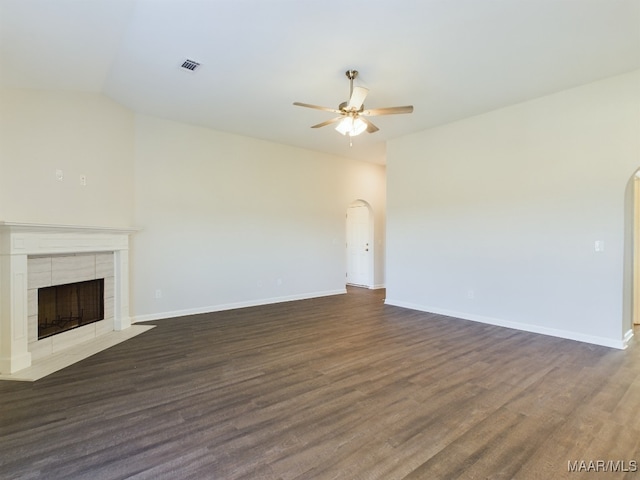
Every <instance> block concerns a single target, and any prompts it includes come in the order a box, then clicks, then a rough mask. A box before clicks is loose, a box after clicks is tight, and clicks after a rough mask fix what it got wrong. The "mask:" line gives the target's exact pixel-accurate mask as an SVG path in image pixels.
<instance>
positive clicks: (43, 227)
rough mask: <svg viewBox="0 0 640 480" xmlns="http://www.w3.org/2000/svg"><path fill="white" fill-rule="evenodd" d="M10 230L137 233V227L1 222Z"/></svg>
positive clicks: (2, 225) (1, 227)
mask: <svg viewBox="0 0 640 480" xmlns="http://www.w3.org/2000/svg"><path fill="white" fill-rule="evenodd" d="M3 228H5V229H10V230H15V231H23V232H88V233H92V232H93V233H126V234H131V233H136V232H139V231H140V229H139V228H135V227H99V226H87V225H56V224H48V223H23V222H5V221H1V220H0V229H3Z"/></svg>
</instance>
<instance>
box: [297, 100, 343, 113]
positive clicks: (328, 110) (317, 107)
mask: <svg viewBox="0 0 640 480" xmlns="http://www.w3.org/2000/svg"><path fill="white" fill-rule="evenodd" d="M293 104H294V105H296V106H298V107H307V108H315V109H316V110H323V111H325V112H333V113H340V110H336V109H335V108H329V107H320V106H318V105H311V104H310V103H301V102H293Z"/></svg>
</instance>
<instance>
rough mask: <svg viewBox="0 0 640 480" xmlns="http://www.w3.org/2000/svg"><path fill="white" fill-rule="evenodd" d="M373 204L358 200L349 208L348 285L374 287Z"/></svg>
mask: <svg viewBox="0 0 640 480" xmlns="http://www.w3.org/2000/svg"><path fill="white" fill-rule="evenodd" d="M373 231H374V230H373V214H372V211H371V206H370V205H369V204H368V203H367V202H365V201H364V200H357V201H355V202H353V203H352V204H351V205H349V208H348V209H347V282H346V283H347V285H356V286H360V287H367V288H373V285H374V281H373V279H374V261H373V260H374V258H375V257H374V241H373V240H374V239H373Z"/></svg>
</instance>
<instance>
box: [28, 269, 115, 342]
mask: <svg viewBox="0 0 640 480" xmlns="http://www.w3.org/2000/svg"><path fill="white" fill-rule="evenodd" d="M103 319H104V278H100V279H97V280H88V281H86V282H74V283H68V284H65V285H54V286H52V287H44V288H39V289H38V340H41V339H43V338H47V337H50V336H51V335H56V334H58V333H62V332H66V331H67V330H72V329H74V328H78V327H81V326H83V325H88V324H90V323H94V322H97V321H100V320H103Z"/></svg>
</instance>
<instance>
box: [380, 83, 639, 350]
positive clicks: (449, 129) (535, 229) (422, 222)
mask: <svg viewBox="0 0 640 480" xmlns="http://www.w3.org/2000/svg"><path fill="white" fill-rule="evenodd" d="M387 152H388V159H387V182H388V183H387V189H388V204H387V209H388V219H387V222H388V223H387V302H388V303H390V304H395V305H403V306H407V307H410V308H415V309H419V310H426V311H431V312H437V313H445V314H451V315H454V316H457V317H462V318H467V319H471V320H478V321H483V322H488V323H494V324H499V325H506V326H512V327H516V328H521V329H524V330H531V331H537V332H541V333H548V334H553V335H558V336H563V337H567V338H574V339H579V340H585V341H590V342H593V343H600V344H604V345H611V346H621V345H622V338H623V335H624V333H625V332H626V331H628V329H629V328H630V319H629V318H626V317H628V315H627V316H625V318H623V267H624V263H625V261H626V262H628V261H629V259H625V256H624V235H625V218H624V215H625V189H626V187H627V183H628V181H629V178H630V177H631V175H632V174H633V173H634V171H635V170H636V168H638V166H640V72H638V71H636V72H633V73H630V74H627V75H622V76H619V77H615V78H610V79H607V80H603V81H600V82H596V83H592V84H589V85H585V86H581V87H578V88H575V89H571V90H567V91H563V92H560V93H557V94H554V95H550V96H547V97H543V98H540V99H537V100H534V101H529V102H526V103H522V104H519V105H515V106H512V107H509V108H504V109H501V110H498V111H494V112H491V113H488V114H485V115H480V116H477V117H473V118H469V119H466V120H463V121H459V122H456V123H453V124H449V125H445V126H442V127H439V128H434V129H431V130H428V131H424V132H420V133H417V134H414V135H411V136H407V137H404V138H401V139H397V140H395V141H392V142H390V143H389V145H388V148H387ZM596 240H601V241H604V245H605V250H604V252H601V253H596V252H595V251H594V242H595V241H596ZM470 296H473V298H469V297H470Z"/></svg>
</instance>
